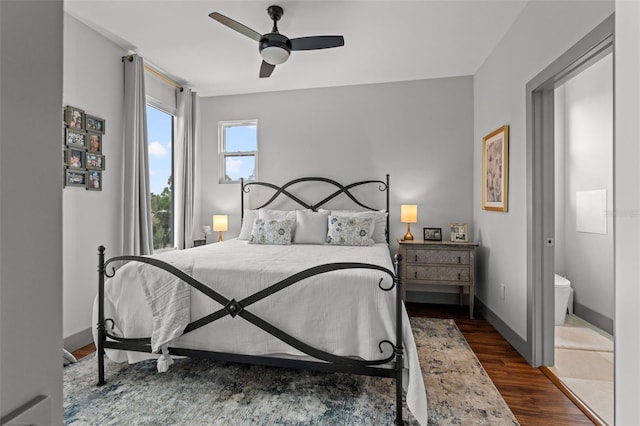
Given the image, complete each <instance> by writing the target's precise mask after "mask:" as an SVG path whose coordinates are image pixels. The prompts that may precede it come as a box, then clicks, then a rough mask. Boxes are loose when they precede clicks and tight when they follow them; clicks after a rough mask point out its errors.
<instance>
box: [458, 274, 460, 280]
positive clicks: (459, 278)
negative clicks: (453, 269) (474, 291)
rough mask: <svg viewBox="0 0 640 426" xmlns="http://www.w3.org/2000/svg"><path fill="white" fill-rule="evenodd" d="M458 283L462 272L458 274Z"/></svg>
mask: <svg viewBox="0 0 640 426" xmlns="http://www.w3.org/2000/svg"><path fill="white" fill-rule="evenodd" d="M458 281H460V272H458Z"/></svg>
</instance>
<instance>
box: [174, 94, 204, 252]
mask: <svg viewBox="0 0 640 426" xmlns="http://www.w3.org/2000/svg"><path fill="white" fill-rule="evenodd" d="M177 101H178V102H177V107H178V108H177V114H176V120H177V125H176V140H175V148H174V155H175V157H174V159H175V163H174V173H175V175H174V179H173V188H174V200H173V202H174V206H175V207H174V214H175V221H174V223H175V233H174V237H175V244H176V247H178V248H179V249H184V248H189V247H192V246H193V219H194V218H193V215H194V202H195V201H194V185H195V170H194V167H195V144H196V123H197V114H198V95H197V94H196V93H195V92H193V91H191V89H183V90H182V91H178V92H177Z"/></svg>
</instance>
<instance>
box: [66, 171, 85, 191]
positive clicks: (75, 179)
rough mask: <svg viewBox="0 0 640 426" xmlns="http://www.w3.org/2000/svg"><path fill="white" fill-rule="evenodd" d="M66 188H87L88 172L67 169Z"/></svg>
mask: <svg viewBox="0 0 640 426" xmlns="http://www.w3.org/2000/svg"><path fill="white" fill-rule="evenodd" d="M64 184H65V186H84V187H86V186H87V172H86V171H84V170H73V169H65V174H64Z"/></svg>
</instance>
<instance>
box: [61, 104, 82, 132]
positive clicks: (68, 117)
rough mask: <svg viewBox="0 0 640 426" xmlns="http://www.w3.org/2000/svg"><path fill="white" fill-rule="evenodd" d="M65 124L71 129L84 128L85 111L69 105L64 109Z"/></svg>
mask: <svg viewBox="0 0 640 426" xmlns="http://www.w3.org/2000/svg"><path fill="white" fill-rule="evenodd" d="M64 124H66V125H67V126H68V127H69V128H70V129H75V130H84V111H83V110H81V109H79V108H76V107H72V106H67V107H66V108H65V109H64Z"/></svg>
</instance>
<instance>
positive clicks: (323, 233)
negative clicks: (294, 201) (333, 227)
mask: <svg viewBox="0 0 640 426" xmlns="http://www.w3.org/2000/svg"><path fill="white" fill-rule="evenodd" d="M328 218H329V212H310V211H304V210H297V211H296V233H295V236H294V238H293V243H294V244H324V243H325V242H326V241H327V224H328Z"/></svg>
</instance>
